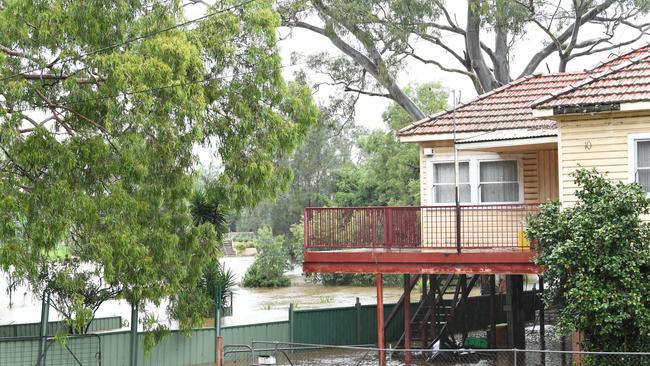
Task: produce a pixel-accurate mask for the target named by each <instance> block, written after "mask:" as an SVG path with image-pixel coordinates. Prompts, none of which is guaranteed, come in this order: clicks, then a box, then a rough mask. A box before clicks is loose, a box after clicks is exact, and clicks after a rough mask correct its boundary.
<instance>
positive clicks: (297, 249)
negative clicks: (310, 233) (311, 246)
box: [285, 218, 305, 263]
mask: <svg viewBox="0 0 650 366" xmlns="http://www.w3.org/2000/svg"><path fill="white" fill-rule="evenodd" d="M289 231H290V232H291V235H289V236H287V240H286V241H285V243H286V246H287V251H288V252H289V256H290V257H291V260H292V262H294V263H301V262H302V260H303V254H304V245H305V222H304V220H303V218H300V221H299V222H297V223H295V224H293V225H291V227H290V228H289Z"/></svg>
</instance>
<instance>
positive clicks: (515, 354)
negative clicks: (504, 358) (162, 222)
mask: <svg viewBox="0 0 650 366" xmlns="http://www.w3.org/2000/svg"><path fill="white" fill-rule="evenodd" d="M514 357H515V366H517V349H516V348H515V349H514Z"/></svg>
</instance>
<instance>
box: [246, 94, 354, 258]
mask: <svg viewBox="0 0 650 366" xmlns="http://www.w3.org/2000/svg"><path fill="white" fill-rule="evenodd" d="M346 113H349V114H352V113H353V110H351V109H350V106H349V105H348V104H346V103H345V101H340V100H332V101H331V104H330V105H328V106H321V114H320V118H319V121H318V123H317V124H316V125H313V126H311V127H310V129H309V132H308V137H307V139H306V141H305V142H304V144H303V145H302V146H301V147H300V148H298V149H297V150H296V152H295V154H293V156H292V157H291V158H290V159H287V160H285V161H283V164H284V165H285V166H287V167H289V168H290V169H291V170H292V171H293V176H294V177H293V181H292V183H291V187H290V189H289V190H288V191H287V192H286V193H284V194H282V195H280V196H279V197H278V198H277V199H276V200H272V201H266V202H264V203H262V204H260V205H259V206H257V207H255V208H253V209H249V210H245V211H244V212H242V214H241V216H240V217H239V218H238V219H237V229H238V230H250V231H256V230H258V229H259V228H261V227H263V226H265V225H268V226H270V227H271V230H273V232H274V233H276V234H289V228H290V226H291V225H292V224H295V223H296V222H298V220H300V217H302V214H303V209H304V207H312V206H323V205H326V204H327V202H328V200H329V198H330V196H331V195H332V192H333V191H334V188H335V186H334V176H333V175H332V172H333V171H335V170H337V169H339V168H340V167H342V166H343V165H345V164H347V163H349V162H350V161H351V158H350V156H351V150H352V147H353V146H354V139H355V138H356V134H357V130H356V128H355V127H354V125H353V121H347V120H345V117H344V116H345V115H346ZM290 253H292V252H291V251H290ZM292 256H293V254H292Z"/></svg>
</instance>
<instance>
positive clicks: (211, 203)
mask: <svg viewBox="0 0 650 366" xmlns="http://www.w3.org/2000/svg"><path fill="white" fill-rule="evenodd" d="M189 204H190V211H191V213H192V217H193V219H194V224H195V225H203V224H210V225H212V226H213V227H214V230H215V232H216V233H217V238H218V239H219V241H221V239H222V238H223V235H224V234H225V233H226V232H227V231H228V222H227V216H226V212H225V210H223V209H222V208H221V207H220V205H219V202H218V201H217V200H216V199H215V198H214V197H212V196H211V195H210V193H209V191H206V189H205V188H204V187H203V186H197V187H196V188H195V189H194V191H193V192H192V195H191V196H190V202H189ZM236 284H237V282H236V281H235V274H234V273H233V272H232V270H230V269H228V268H224V267H223V266H222V265H221V263H219V262H218V261H214V262H212V263H211V264H210V265H209V266H208V268H207V269H206V271H205V272H204V273H203V277H202V278H201V281H200V284H199V286H200V288H201V290H202V292H203V293H204V294H205V296H206V297H209V298H210V299H215V296H216V290H217V288H218V289H219V290H220V294H221V307H222V309H225V308H227V307H228V306H231V305H232V304H228V299H229V298H230V297H229V296H228V295H229V294H230V292H231V291H232V288H233V287H234V286H235V285H236Z"/></svg>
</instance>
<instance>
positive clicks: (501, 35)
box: [494, 25, 511, 85]
mask: <svg viewBox="0 0 650 366" xmlns="http://www.w3.org/2000/svg"><path fill="white" fill-rule="evenodd" d="M495 31H496V35H495V37H494V38H495V45H494V55H495V57H494V58H495V60H494V61H495V63H494V76H495V78H496V79H497V82H498V83H499V84H500V85H504V84H507V83H509V82H510V81H511V80H510V62H509V61H508V30H507V29H506V28H505V27H504V26H503V25H498V26H497V27H496V29H495Z"/></svg>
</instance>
